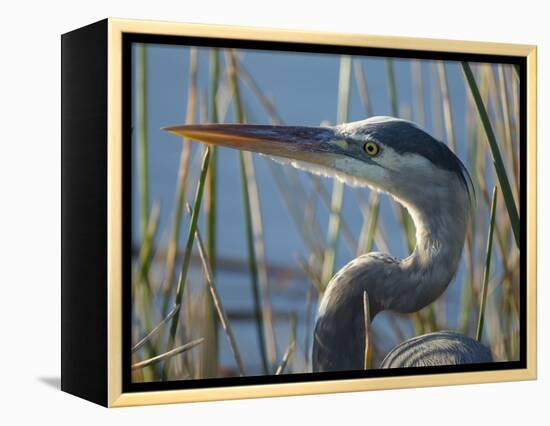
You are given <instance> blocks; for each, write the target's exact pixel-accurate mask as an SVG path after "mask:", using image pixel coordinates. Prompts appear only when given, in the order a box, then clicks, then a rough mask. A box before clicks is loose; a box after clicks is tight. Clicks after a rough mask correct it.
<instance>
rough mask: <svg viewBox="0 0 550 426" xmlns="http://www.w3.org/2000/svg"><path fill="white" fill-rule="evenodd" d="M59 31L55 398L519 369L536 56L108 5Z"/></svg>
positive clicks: (526, 294) (532, 253)
mask: <svg viewBox="0 0 550 426" xmlns="http://www.w3.org/2000/svg"><path fill="white" fill-rule="evenodd" d="M61 41H62V389H63V390H65V391H67V392H69V393H72V394H75V395H78V396H81V397H83V398H86V399H88V400H91V401H94V402H96V403H99V404H102V405H106V406H125V405H140V404H153V403H168V402H185V401H205V400H215V399H233V398H249V397H261V396H277V395H299V394H308V393H324V392H341V391H358V390H369V389H389V388H400V387H414V386H433V385H451V384H461V383H482V382H495V381H506V380H525V379H534V378H535V377H536V341H535V336H536V328H535V327H536V300H535V297H536V269H535V265H536V134H535V128H536V121H535V120H536V111H535V105H536V49H535V47H534V46H527V45H511V44H497V43H486V42H462V41H449V40H428V39H412V38H396V37H386V36H368V35H348V34H328V33H313V32H299V31H281V30H267V29H257V28H240V27H225V26H210V25H197V24H180V23H166V22H147V21H134V20H119V19H107V20H103V21H100V22H97V23H95V24H92V25H89V26H87V27H84V28H80V29H77V30H75V31H72V32H70V33H67V34H65V35H63V36H62V39H61Z"/></svg>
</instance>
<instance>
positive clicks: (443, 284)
mask: <svg viewBox="0 0 550 426" xmlns="http://www.w3.org/2000/svg"><path fill="white" fill-rule="evenodd" d="M448 188H449V187H448ZM450 188H451V189H456V191H454V190H449V191H440V192H439V193H438V192H437V191H432V192H430V193H429V195H425V194H424V195H416V197H417V199H416V200H414V199H409V200H406V201H404V200H397V201H398V202H399V203H401V204H402V205H403V206H405V207H406V208H407V209H408V211H409V214H410V215H411V217H412V219H413V221H414V224H415V228H416V246H415V248H414V251H413V252H412V253H411V254H410V255H409V256H408V257H407V258H405V259H402V260H400V259H396V258H393V257H391V256H389V255H384V254H382V253H368V254H365V255H362V256H360V257H358V258H357V259H354V260H352V261H351V262H349V263H348V264H347V265H346V266H344V267H343V268H342V269H341V270H340V271H338V273H336V275H335V276H334V277H333V278H332V280H331V281H330V283H329V284H328V286H327V289H326V291H325V293H324V295H323V298H322V299H321V303H320V305H319V311H318V315H317V321H316V324H315V336H314V342H313V351H312V366H313V369H314V371H334V370H348V369H360V368H362V362H363V360H362V355H361V354H362V353H363V350H364V336H365V329H364V313H363V292H367V294H368V296H369V305H370V309H369V312H370V316H371V319H372V318H374V316H375V315H376V314H377V313H379V312H381V311H383V310H393V311H397V312H402V313H407V312H415V311H418V310H420V309H422V308H423V307H424V306H426V305H428V304H429V303H431V302H433V301H434V300H436V299H437V298H438V297H439V296H440V295H441V293H443V291H445V289H446V288H447V286H448V285H449V283H450V282H451V280H452V278H453V276H454V274H455V272H456V270H457V267H458V263H459V261H460V256H461V253H462V246H463V244H464V239H465V235H466V226H467V223H468V215H469V211H470V204H469V198H468V194H467V192H466V190H465V189H464V188H463V187H462V186H460V187H459V186H457V187H456V188H455V187H450ZM421 197H424V199H421ZM428 197H432V198H431V199H428ZM425 206H429V208H427V207H425Z"/></svg>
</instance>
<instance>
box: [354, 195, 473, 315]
mask: <svg viewBox="0 0 550 426" xmlns="http://www.w3.org/2000/svg"><path fill="white" fill-rule="evenodd" d="M402 204H403V205H404V206H405V207H406V208H407V210H408V211H409V214H410V215H411V217H412V219H413V222H414V225H415V229H416V246H415V248H414V250H413V252H412V253H411V254H410V255H409V256H408V257H407V258H405V259H403V260H401V262H399V265H398V270H397V273H396V274H395V275H396V277H395V278H396V279H395V280H391V281H390V282H389V283H387V284H390V285H389V286H385V287H384V288H382V289H380V290H381V292H379V294H378V295H376V294H373V295H372V297H374V298H375V299H376V298H377V296H378V297H379V298H380V299H381V300H380V301H381V302H382V304H383V306H384V307H385V308H386V309H391V310H394V311H397V312H403V313H407V312H415V311H418V310H420V309H422V308H423V307H424V306H426V305H428V304H430V303H432V302H433V301H435V300H436V299H437V298H438V297H439V296H440V295H441V294H442V293H443V292H444V291H445V289H446V288H447V286H448V285H449V283H450V282H451V280H452V278H453V276H454V274H455V273H456V270H457V268H458V264H459V262H460V257H461V254H462V248H463V245H464V239H465V236H466V228H467V223H468V214H469V199H468V198H467V194H464V193H463V192H460V193H458V194H448V196H447V197H446V199H444V200H443V199H440V200H439V202H437V203H425V204H417V205H410V204H408V203H406V202H402ZM426 205H429V209H428V208H425V207H424V206H426ZM366 286H367V287H368V285H366ZM365 290H367V292H368V289H365Z"/></svg>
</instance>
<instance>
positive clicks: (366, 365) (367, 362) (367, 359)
mask: <svg viewBox="0 0 550 426" xmlns="http://www.w3.org/2000/svg"><path fill="white" fill-rule="evenodd" d="M363 327H364V329H365V353H364V355H363V369H364V370H369V369H370V368H371V353H372V348H371V345H370V338H369V332H370V312H369V296H368V294H367V292H366V291H364V292H363Z"/></svg>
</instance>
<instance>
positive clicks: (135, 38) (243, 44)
mask: <svg viewBox="0 0 550 426" xmlns="http://www.w3.org/2000/svg"><path fill="white" fill-rule="evenodd" d="M133 43H152V44H167V45H180V46H197V47H217V48H237V49H257V50H272V51H273V50H274V51H291V52H301V53H328V54H340V55H341V54H346V55H356V56H378V57H393V58H407V59H411V58H414V59H432V60H433V59H436V60H445V61H468V62H485V63H501V64H512V65H514V66H515V67H516V70H517V71H518V74H519V78H520V120H519V124H520V126H519V129H520V208H519V214H520V272H521V274H520V277H521V278H520V281H521V282H520V359H519V360H518V361H507V362H493V363H487V364H464V365H452V366H432V367H413V368H395V369H385V370H358V371H339V372H327V373H300V374H286V375H279V376H275V375H271V376H246V377H227V378H211V379H189V380H172V381H165V382H146V383H132V380H131V312H132V299H131V276H132V273H131V272H132V271H131V269H132V232H131V230H132V226H131V225H132V199H131V197H132V191H131V188H132V186H131V184H132V181H131V179H132V174H131V170H132V135H131V124H132V121H131V120H132V108H133V100H132V50H131V47H132V44H133ZM122 157H123V159H122V262H123V265H122V351H123V353H122V390H123V392H143V391H160V390H176V389H197V388H211V387H222V386H242V385H263V384H276V383H296V382H315V381H321V380H323V381H325V380H342V379H358V378H370V377H394V376H422V375H428V374H441V373H463V372H473V371H494V370H510V369H525V368H527V221H526V217H527V216H526V214H527V58H526V57H516V56H503V55H487V54H470V53H449V52H430V51H421V50H406V49H385V48H373V47H357V46H345V45H322V44H311V43H300V42H292V43H291V42H273V41H257V40H230V39H222V38H209V37H190V36H165V35H151V34H134V33H124V34H123V36H122Z"/></svg>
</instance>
